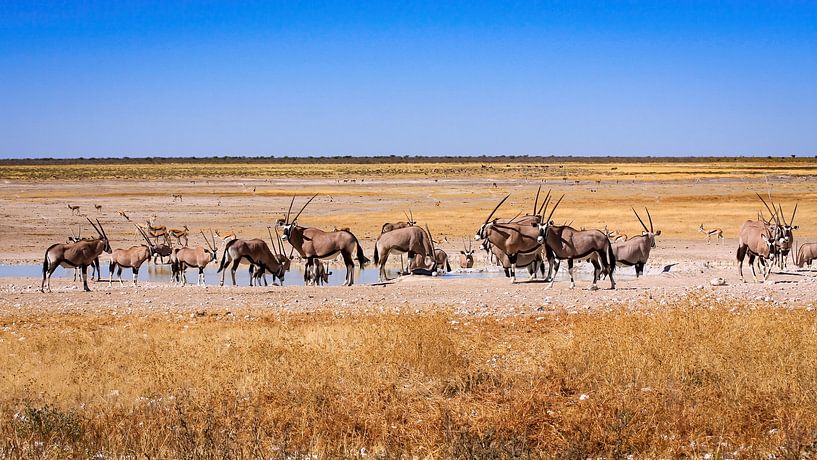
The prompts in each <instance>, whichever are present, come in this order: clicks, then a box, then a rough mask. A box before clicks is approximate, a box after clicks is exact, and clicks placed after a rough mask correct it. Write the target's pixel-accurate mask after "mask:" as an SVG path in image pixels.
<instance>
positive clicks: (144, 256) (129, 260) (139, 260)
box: [108, 224, 155, 287]
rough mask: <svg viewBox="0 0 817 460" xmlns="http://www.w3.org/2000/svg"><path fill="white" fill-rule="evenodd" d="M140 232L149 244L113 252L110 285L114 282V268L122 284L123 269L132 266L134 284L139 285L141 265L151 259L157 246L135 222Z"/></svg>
mask: <svg viewBox="0 0 817 460" xmlns="http://www.w3.org/2000/svg"><path fill="white" fill-rule="evenodd" d="M134 226H135V227H136V229H137V230H138V231H139V234H140V235H142V238H144V239H145V242H146V243H147V245H144V244H140V245H138V246H133V247H130V248H128V249H116V250H114V251H113V252H112V253H111V263H110V265H109V266H108V287H111V284H112V283H113V270H114V269H116V276H118V277H119V285H120V286H122V285H123V284H124V283H123V282H122V269H123V268H130V269H131V270H132V271H133V286H134V287H136V286H138V285H139V267H141V266H142V264H143V263H145V261H146V260H149V259H150V257H151V256H152V255H153V254H154V253H155V246H154V245H153V243H152V242H151V241H150V238H148V236H147V234H146V233H145V232H144V230H142V227H140V226H138V225H136V224H134Z"/></svg>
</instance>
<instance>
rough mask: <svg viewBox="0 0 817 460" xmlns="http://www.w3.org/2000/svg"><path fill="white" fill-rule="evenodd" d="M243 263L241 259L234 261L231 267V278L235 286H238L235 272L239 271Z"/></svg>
mask: <svg viewBox="0 0 817 460" xmlns="http://www.w3.org/2000/svg"><path fill="white" fill-rule="evenodd" d="M240 263H241V259H236V260H233V263H232V265H230V277H231V278H232V279H233V286H235V285H236V282H235V271H236V270H238V265H239V264H240Z"/></svg>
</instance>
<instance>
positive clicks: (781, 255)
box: [777, 203, 800, 270]
mask: <svg viewBox="0 0 817 460" xmlns="http://www.w3.org/2000/svg"><path fill="white" fill-rule="evenodd" d="M777 209H778V211H780V220H781V221H782V222H783V225H782V226H781V227H780V233H781V237H782V238H781V239H779V240H778V251H777V266H778V267H779V268H780V269H781V270H785V269H786V258H787V257H788V256H789V252H791V249H792V246H793V245H794V230H797V229H798V228H800V227H799V226H798V225H794V216H795V215H796V214H797V203H795V204H794V211H792V213H791V219H789V221H788V222H787V221H786V215H785V214H784V213H783V206H782V205H780V203H778V204H777Z"/></svg>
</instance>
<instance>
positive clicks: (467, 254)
mask: <svg viewBox="0 0 817 460" xmlns="http://www.w3.org/2000/svg"><path fill="white" fill-rule="evenodd" d="M474 252H476V251H475V250H474V248H473V247H472V246H471V241H470V240H469V241H468V242H467V244H466V241H465V239H463V241H462V251H460V257H459V259H460V260H459V262H460V268H474Z"/></svg>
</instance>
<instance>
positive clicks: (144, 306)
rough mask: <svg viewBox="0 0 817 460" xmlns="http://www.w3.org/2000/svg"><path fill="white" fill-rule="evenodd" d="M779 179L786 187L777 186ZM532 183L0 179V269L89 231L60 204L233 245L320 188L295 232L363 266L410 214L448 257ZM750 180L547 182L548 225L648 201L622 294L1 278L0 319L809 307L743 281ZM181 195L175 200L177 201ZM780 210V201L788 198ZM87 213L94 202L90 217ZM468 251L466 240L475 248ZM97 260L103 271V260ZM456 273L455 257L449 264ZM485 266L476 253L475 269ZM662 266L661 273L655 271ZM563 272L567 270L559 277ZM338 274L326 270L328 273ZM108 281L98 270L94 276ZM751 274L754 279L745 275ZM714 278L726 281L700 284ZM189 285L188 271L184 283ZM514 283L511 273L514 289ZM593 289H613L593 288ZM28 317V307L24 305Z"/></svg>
mask: <svg viewBox="0 0 817 460" xmlns="http://www.w3.org/2000/svg"><path fill="white" fill-rule="evenodd" d="M779 180H782V179H779ZM538 183H539V182H538V181H536V180H525V179H505V180H502V179H501V178H495V179H492V178H488V179H486V178H477V179H462V178H459V179H445V178H428V179H400V178H395V179H379V178H369V179H368V180H365V182H360V181H357V182H356V183H348V182H347V183H344V182H343V181H341V180H338V179H321V178H317V179H276V180H272V179H246V180H235V179H230V180H190V181H170V180H168V181H150V182H138V181H86V182H67V181H53V182H32V181H5V182H4V183H3V184H0V190H2V192H3V193H2V195H0V207H1V208H2V213H3V222H4V225H3V231H2V232H0V248H2V249H0V262H1V263H5V264H19V263H41V260H42V254H43V252H44V250H45V248H47V247H48V246H49V245H50V244H51V243H54V242H60V241H64V240H65V238H66V237H67V236H68V235H69V234H70V231H69V226H73V228H76V227H77V225H79V224H82V223H83V222H85V225H84V226H83V227H82V231H83V234H84V235H91V231H92V230H91V229H90V227H89V226H88V225H87V222H86V221H85V218H84V216H73V215H72V214H71V211H70V210H69V209H68V207H67V204H68V203H70V204H73V205H79V206H80V211H81V213H82V214H83V215H87V216H89V217H92V218H94V219H96V218H99V219H100V221H102V222H103V223H104V224H105V228H106V229H107V232H108V233H109V235H110V236H111V238H112V240H113V241H112V246H113V247H114V248H117V247H125V246H130V245H132V244H139V243H140V241H139V240H138V237H137V235H136V233H135V231H134V229H133V226H132V224H131V223H130V222H128V221H126V220H125V219H124V218H122V217H120V216H119V215H118V214H117V211H119V210H122V211H124V212H125V213H126V214H127V215H128V216H129V217H130V219H131V221H132V222H139V223H141V224H144V222H145V221H146V220H147V219H148V218H149V217H150V216H153V215H156V216H157V221H158V222H159V223H160V224H164V225H167V226H168V227H169V228H170V227H181V226H182V225H188V226H189V227H190V229H191V230H192V232H191V244H200V243H201V241H200V239H201V237H200V236H197V234H198V231H199V230H202V229H205V230H209V229H221V230H233V231H235V232H236V233H238V235H239V236H240V237H266V226H267V225H271V224H272V223H273V222H274V220H275V219H277V218H279V217H281V216H282V214H283V213H284V212H285V211H286V208H287V206H288V205H289V200H290V198H291V196H292V195H293V193H297V194H298V198H297V199H296V210H297V209H299V206H298V203H303V202H304V201H305V200H306V197H307V196H309V195H311V194H312V193H320V195H319V197H318V198H316V200H315V202H313V204H311V205H310V207H309V208H307V210H306V211H304V214H303V216H302V217H301V219H300V223H302V224H305V225H316V226H319V227H322V228H324V229H330V230H331V229H332V227H333V226H336V227H350V228H351V229H352V231H353V232H354V233H356V234H357V235H358V237H359V238H360V239H361V241H362V242H363V245H364V248H365V252H366V254H367V255H369V256H370V257H371V254H372V249H373V245H374V240H375V238H376V236H377V235H378V234H379V231H380V227H381V225H382V224H383V223H384V222H387V221H396V220H402V219H403V211H404V210H407V209H408V208H411V209H412V211H413V213H414V216H415V218H417V220H418V221H419V222H420V224H425V223H428V225H429V226H430V227H431V230H432V232H433V233H434V234H435V239H438V240H440V246H441V247H442V248H443V249H445V250H447V251H448V252H449V253H450V254H452V255H453V254H456V253H458V251H459V250H460V249H461V246H462V244H463V243H462V241H463V238H465V237H469V238H473V233H474V231H475V230H476V229H477V227H478V226H479V225H480V224H481V222H482V220H484V216H485V215H486V214H487V212H488V211H490V209H491V208H493V206H494V204H495V203H496V202H497V201H498V200H499V199H501V198H502V196H504V195H505V194H506V193H512V199H511V200H510V201H509V203H508V204H507V205H506V206H505V207H503V210H502V212H501V213H500V214H501V215H504V216H506V217H510V216H512V215H514V214H516V213H517V212H518V211H526V210H528V209H530V208H531V207H532V205H533V194H534V193H535V190H536V185H537V184H538ZM754 185H756V180H755V179H751V178H748V179H712V180H710V181H696V182H695V183H689V182H679V181H650V182H632V183H621V182H619V181H610V182H607V183H605V182H601V183H594V184H584V185H581V184H580V185H575V184H571V185H565V184H558V183H553V184H546V185H545V187H546V188H550V187H552V188H553V189H554V193H558V194H561V193H567V194H568V196H567V197H566V198H565V202H564V204H563V205H562V206H561V207H560V209H559V211H558V212H557V214H556V215H555V216H554V218H555V219H556V220H557V221H561V220H565V221H570V220H573V221H574V224H573V225H574V226H576V227H580V226H587V227H588V228H598V227H601V226H602V225H604V224H605V223H606V224H607V225H608V226H609V227H610V228H611V229H618V230H621V231H624V232H625V233H630V234H635V233H636V232H637V231H638V222H637V221H636V220H635V218H634V217H633V216H632V212H631V211H630V210H629V206H630V205H639V204H640V205H641V206H642V207H643V206H644V205H647V206H650V208H651V210H652V211H653V217H654V219H655V220H656V227H657V228H661V229H662V230H663V234H662V237H660V238H659V240H658V247H657V248H656V249H654V252H653V254H652V258H651V261H650V264H649V266H648V271H647V275H646V276H645V277H643V278H641V279H638V280H636V279H635V278H634V276H633V273H634V269H633V268H631V267H629V268H624V267H623V268H621V269H620V272H619V275H618V278H619V284H618V289H616V290H614V291H611V290H606V289H603V290H600V291H590V290H588V289H587V288H588V286H589V284H590V280H589V278H588V276H589V275H588V273H587V268H589V265H587V264H585V267H584V268H583V270H584V271H583V272H582V273H581V275H580V279H579V281H578V285H577V287H576V289H572V290H571V289H569V283H568V282H567V281H564V280H563V279H559V281H557V283H556V285H555V286H554V287H553V288H550V289H549V288H548V287H547V285H546V284H543V283H516V284H511V282H510V280H508V279H506V278H504V277H494V278H479V279H476V278H471V279H468V278H464V277H446V276H442V277H439V278H429V277H418V276H414V277H406V278H403V279H401V280H399V281H398V282H396V283H394V284H390V285H387V286H363V285H358V286H354V287H352V288H342V287H322V288H316V287H308V288H305V287H284V288H280V287H270V288H247V287H238V288H234V287H229V288H218V287H216V286H210V287H208V288H206V289H202V288H199V287H195V286H188V287H185V288H181V287H175V286H171V285H170V284H169V283H159V282H145V283H143V286H142V287H140V288H139V289H133V288H129V287H125V288H122V287H118V286H114V287H113V288H111V289H108V288H107V283H105V284H95V285H94V286H93V287H92V288H93V289H94V292H92V293H90V294H86V293H83V292H79V286H78V285H76V284H74V283H71V282H70V281H68V280H65V279H54V281H53V286H54V291H55V293H53V294H50V295H43V294H40V293H37V292H34V291H35V290H36V289H37V288H38V287H39V279H35V278H19V277H14V278H0V292H2V293H3V295H2V296H0V297H1V298H0V308H2V310H4V311H6V312H12V311H15V310H17V311H19V310H20V309H21V308H23V307H30V308H32V309H33V311H36V310H38V309H40V308H47V309H50V310H53V309H65V310H66V311H72V310H91V311H96V310H101V311H103V312H108V311H110V313H111V314H119V313H127V312H143V313H145V312H159V313H162V312H168V314H182V313H183V314H193V315H195V314H197V312H198V313H199V314H217V315H226V314H227V312H231V314H239V313H241V314H244V315H253V314H258V312H260V311H263V312H267V313H269V312H284V311H289V310H298V311H303V310H307V311H309V310H315V309H322V308H331V309H333V310H336V311H338V312H339V313H343V312H377V311H380V310H384V309H385V310H398V309H399V310H400V311H414V310H428V309H446V310H453V311H455V312H458V313H462V314H473V315H480V314H493V315H511V314H534V315H537V314H542V313H543V312H548V311H556V310H562V309H568V310H571V311H572V310H575V311H582V310H583V309H588V308H589V309H592V308H615V307H616V306H619V305H624V306H626V307H632V308H646V307H650V306H652V305H660V304H662V303H671V302H672V301H673V300H674V299H678V298H682V297H686V296H688V295H689V293H690V292H692V293H696V295H699V296H702V298H706V299H710V298H711V300H718V299H721V300H725V301H726V300H730V299H744V300H751V301H759V302H775V303H779V304H780V305H783V306H803V307H809V306H810V305H811V304H813V303H814V302H816V301H817V290H815V289H813V284H814V282H815V279H817V276H816V274H815V273H812V272H811V271H808V270H802V271H797V270H789V271H788V272H787V273H785V274H777V273H776V274H773V275H772V277H771V280H770V282H768V283H766V284H754V283H746V284H744V283H741V282H740V280H739V278H738V276H737V265H736V262H735V261H734V254H735V249H736V246H737V241H736V238H735V236H736V233H737V227H738V225H739V224H740V222H742V221H743V220H745V219H747V218H753V217H754V215H753V213H755V214H756V212H757V209H758V208H759V207H760V206H761V205H760V203H759V202H758V201H757V200H756V199H754V200H752V199H751V196H753V190H754ZM811 187H812V186H811V185H809V182H806V181H802V180H800V179H797V180H792V181H791V182H785V183H784V187H781V190H785V193H782V192H781V198H780V199H781V201H782V200H785V199H791V198H792V197H793V196H799V197H800V198H801V201H800V206H799V208H798V209H799V210H798V216H800V217H798V220H799V221H800V225H801V226H802V227H801V228H802V230H800V231H799V233H798V234H797V238H798V240H799V241H800V242H802V241H806V240H808V239H809V237H808V236H807V235H808V234H809V230H808V229H809V228H813V227H811V226H809V225H808V224H809V223H810V222H812V220H813V219H815V218H817V213H813V212H811V211H812V209H814V210H815V211H817V205H816V204H815V203H814V200H813V199H812V198H811V193H812V190H811ZM174 193H181V194H182V195H183V201H180V202H179V201H174V200H173V199H172V197H171V195H172V194H174ZM784 203H786V205H789V204H790V202H788V201H784ZM94 204H100V205H102V210H101V211H99V212H98V211H97V210H96V209H95V208H94ZM700 223H706V224H707V226H721V227H722V228H724V232H725V234H726V236H727V238H726V239H725V241H724V242H723V244H720V245H718V244H714V243H713V244H711V245H708V244H706V243H704V242H703V236H702V235H701V234H699V233H697V232H696V230H697V227H698V225H700ZM475 246H476V244H475ZM102 259H103V266H104V264H105V262H104V259H105V257H104V256H103V257H102ZM452 265H453V266H454V267H456V266H457V264H456V262H455V261H454V263H452ZM484 265H485V261H484V258H481V260H479V261H478V263H477V266H478V267H483V266H484ZM668 265H671V267H670V268H669V269H668V271H667V272H664V268H665V267H666V266H668ZM564 268H565V267H564V265H563V270H564ZM338 269H340V270H343V269H342V268H341V267H334V270H338ZM103 273H105V274H107V268H103ZM746 275H747V279H748V280H749V281H751V271H750V270H749V268H748V267H746ZM716 277H722V278H724V279H725V280H726V282H727V285H726V286H720V287H713V286H710V280H712V279H713V278H716ZM190 279H195V275H192V274H191V275H190ZM522 279H523V277H521V278H520V280H522ZM600 286H601V287H602V288H607V287H609V281H607V280H604V281H601V282H600ZM24 309H27V308H24Z"/></svg>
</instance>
